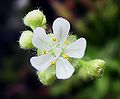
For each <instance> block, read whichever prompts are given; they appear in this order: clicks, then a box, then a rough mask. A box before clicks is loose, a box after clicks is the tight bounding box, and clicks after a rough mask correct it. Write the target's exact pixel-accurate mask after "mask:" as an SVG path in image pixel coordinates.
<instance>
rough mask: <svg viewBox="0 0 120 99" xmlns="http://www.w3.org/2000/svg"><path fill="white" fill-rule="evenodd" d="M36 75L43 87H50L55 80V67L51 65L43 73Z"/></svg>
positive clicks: (38, 72)
mask: <svg viewBox="0 0 120 99" xmlns="http://www.w3.org/2000/svg"><path fill="white" fill-rule="evenodd" d="M37 75H38V78H39V80H40V81H41V82H42V83H43V84H44V85H51V84H52V83H53V82H54V81H55V80H56V76H55V66H54V65H51V66H50V67H48V68H47V69H46V70H45V71H43V72H40V71H37Z"/></svg>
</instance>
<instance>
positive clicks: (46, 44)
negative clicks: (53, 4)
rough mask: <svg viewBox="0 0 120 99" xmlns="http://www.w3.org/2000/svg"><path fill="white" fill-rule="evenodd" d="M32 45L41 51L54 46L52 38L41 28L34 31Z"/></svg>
mask: <svg viewBox="0 0 120 99" xmlns="http://www.w3.org/2000/svg"><path fill="white" fill-rule="evenodd" d="M32 43H33V45H34V46H35V47H37V48H40V49H50V48H51V45H52V42H51V40H50V38H49V37H48V35H47V34H46V32H45V30H44V29H43V28H41V27H38V28H36V29H35V30H34V34H33V39H32Z"/></svg>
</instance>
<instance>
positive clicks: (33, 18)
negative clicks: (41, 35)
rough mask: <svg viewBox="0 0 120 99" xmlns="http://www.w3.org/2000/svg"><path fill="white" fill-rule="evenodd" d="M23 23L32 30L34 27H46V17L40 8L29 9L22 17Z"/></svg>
mask: <svg viewBox="0 0 120 99" xmlns="http://www.w3.org/2000/svg"><path fill="white" fill-rule="evenodd" d="M24 24H25V25H26V26H29V27H31V28H32V29H33V30H34V29H35V28H36V27H43V28H45V27H46V17H45V15H44V14H43V12H41V11H40V10H33V11H30V12H29V13H28V14H27V15H26V16H25V17H24Z"/></svg>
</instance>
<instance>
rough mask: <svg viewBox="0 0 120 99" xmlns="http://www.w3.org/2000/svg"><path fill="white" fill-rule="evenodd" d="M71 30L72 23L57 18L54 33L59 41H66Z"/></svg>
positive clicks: (54, 23)
mask: <svg viewBox="0 0 120 99" xmlns="http://www.w3.org/2000/svg"><path fill="white" fill-rule="evenodd" d="M69 30H70V23H69V22H68V21H67V20H66V19H63V18H57V19H56V20H55V21H54V22H53V33H54V34H55V35H56V37H57V38H58V40H59V41H63V42H64V41H65V40H66V39H67V37H68V33H69Z"/></svg>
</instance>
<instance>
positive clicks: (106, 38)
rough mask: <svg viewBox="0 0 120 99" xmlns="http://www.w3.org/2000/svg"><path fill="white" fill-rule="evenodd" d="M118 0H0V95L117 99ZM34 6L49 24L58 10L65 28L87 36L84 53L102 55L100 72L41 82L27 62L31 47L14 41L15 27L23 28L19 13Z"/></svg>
mask: <svg viewBox="0 0 120 99" xmlns="http://www.w3.org/2000/svg"><path fill="white" fill-rule="evenodd" d="M119 5H120V1H119V0H1V1H0V99H39V98H41V99H43V98H45V99H46V98H60V99H61V98H64V99H120V10H119V9H120V6H119ZM34 9H40V10H42V11H43V12H44V14H45V15H46V18H47V23H48V24H49V25H50V26H51V25H52V23H53V21H54V20H55V19H56V18H57V17H59V16H62V17H64V18H66V19H68V20H69V21H70V23H71V32H73V34H76V35H77V36H78V37H80V36H84V37H86V39H87V41H88V46H87V51H86V55H85V58H84V59H86V60H91V59H95V58H101V59H104V60H105V61H106V69H105V73H104V75H103V77H102V78H98V79H92V80H91V79H87V80H83V79H82V80H81V79H76V80H74V81H60V82H59V81H58V82H56V83H55V84H53V85H51V86H44V85H42V84H41V83H40V81H39V80H38V77H37V76H36V73H35V70H34V68H32V66H31V65H30V63H29V59H30V57H31V56H32V55H33V52H32V51H27V50H22V49H20V47H19V43H18V40H19V37H20V35H21V31H23V30H27V29H29V28H28V27H25V25H24V24H23V20H22V18H23V17H24V16H25V14H27V13H28V12H29V11H31V10H34Z"/></svg>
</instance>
